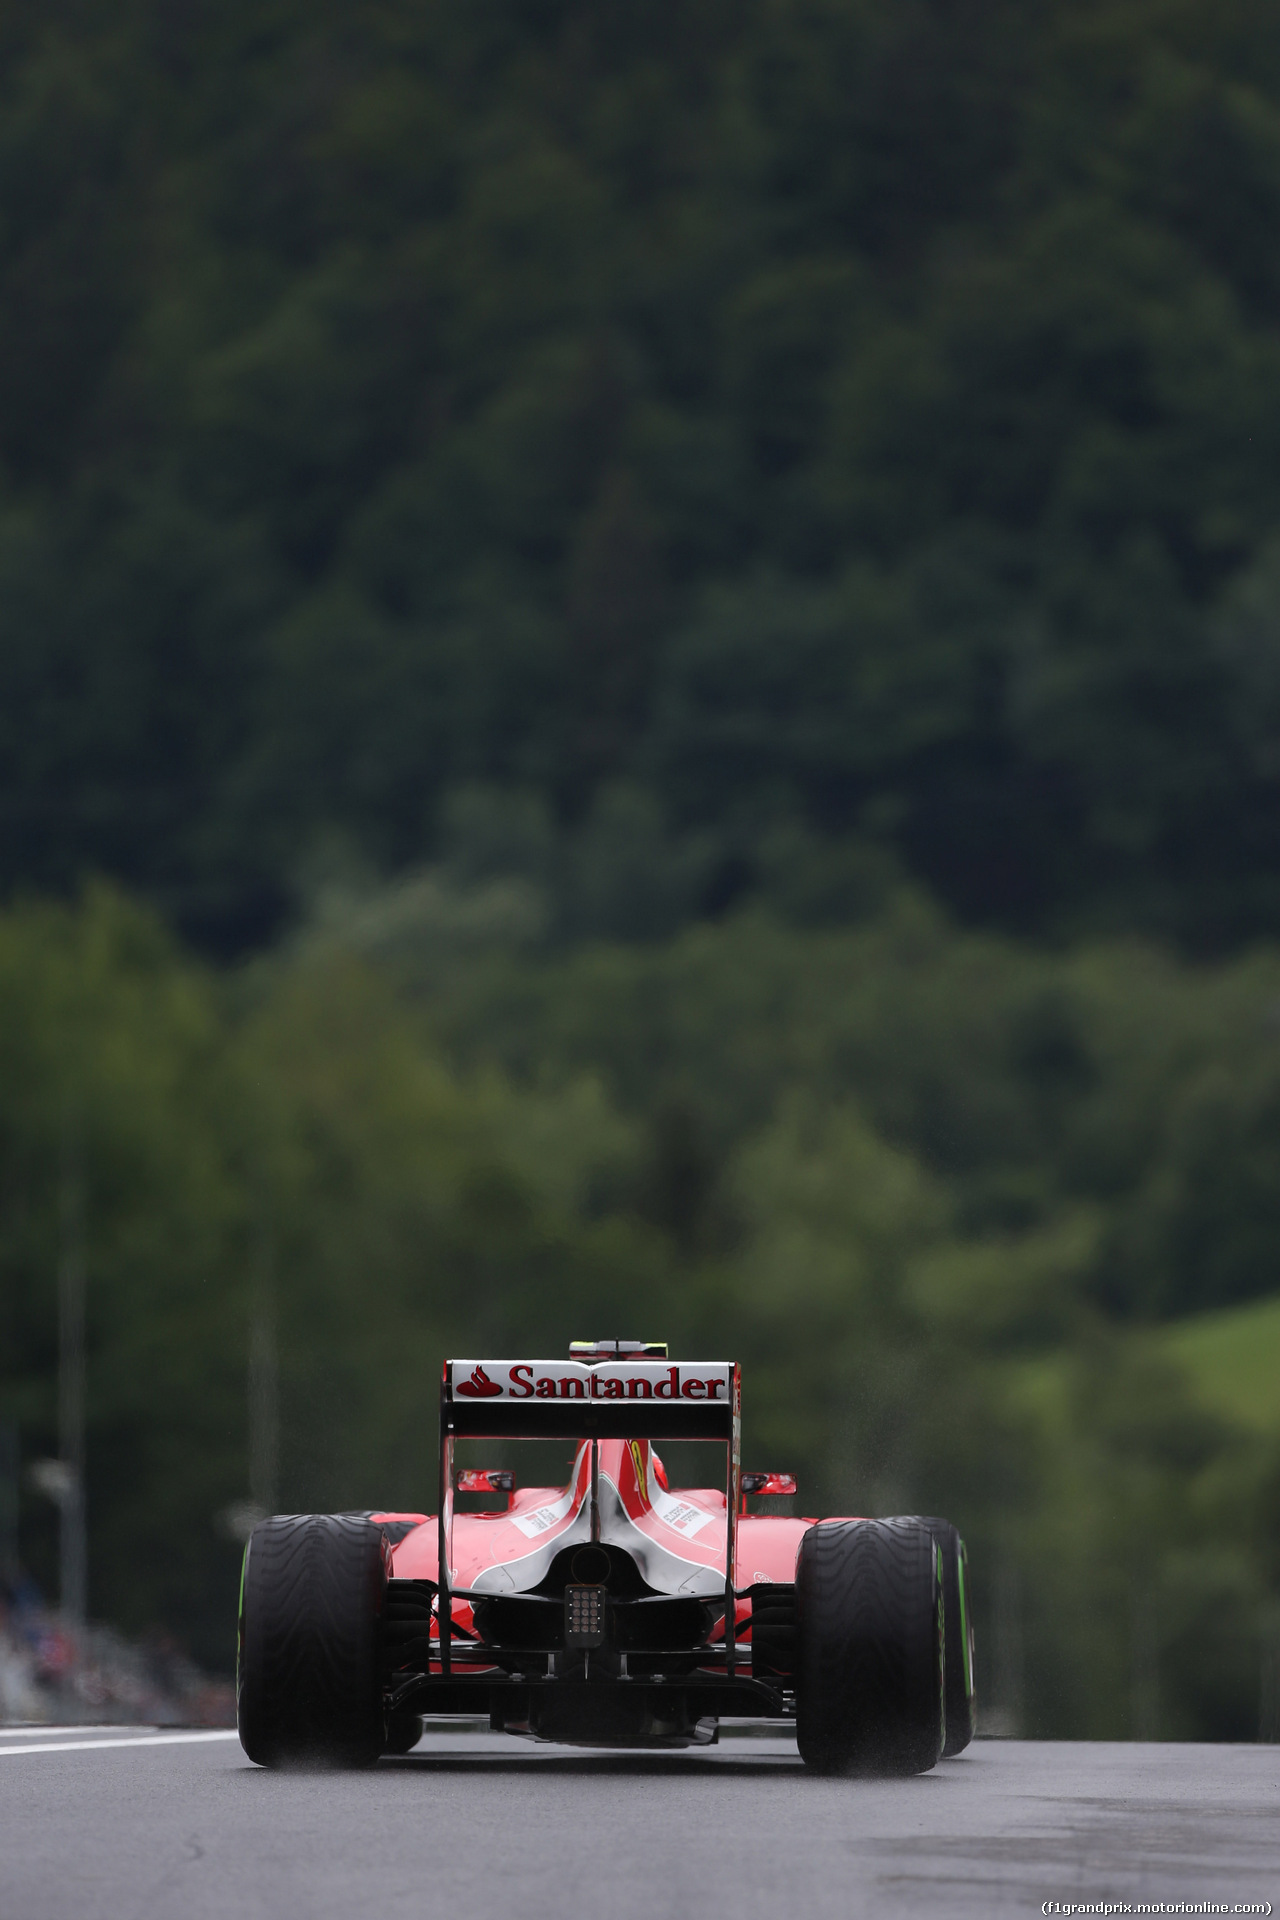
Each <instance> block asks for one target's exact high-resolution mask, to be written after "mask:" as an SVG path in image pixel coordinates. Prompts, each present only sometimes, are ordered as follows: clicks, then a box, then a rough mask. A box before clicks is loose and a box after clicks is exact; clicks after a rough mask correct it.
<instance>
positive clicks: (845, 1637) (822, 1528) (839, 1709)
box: [796, 1520, 946, 1774]
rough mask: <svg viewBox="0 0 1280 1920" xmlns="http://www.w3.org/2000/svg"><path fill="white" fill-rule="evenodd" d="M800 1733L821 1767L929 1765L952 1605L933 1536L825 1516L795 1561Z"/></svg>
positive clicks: (810, 1761) (940, 1720)
mask: <svg viewBox="0 0 1280 1920" xmlns="http://www.w3.org/2000/svg"><path fill="white" fill-rule="evenodd" d="M796 1613H797V1676H796V1699H797V1720H796V1733H797V1740H798V1744H799V1748H800V1756H801V1758H802V1759H803V1760H804V1761H805V1762H806V1764H807V1765H809V1766H812V1767H816V1768H818V1769H820V1770H822V1771H824V1772H840V1773H865V1774H912V1773H923V1772H926V1771H927V1770H928V1769H929V1768H930V1767H932V1766H933V1765H934V1764H935V1763H936V1761H937V1760H938V1758H939V1755H940V1754H941V1751H942V1747H943V1743H944V1740H945V1738H946V1726H945V1719H944V1703H943V1637H944V1634H945V1611H944V1602H943V1594H942V1572H941V1558H940V1555H939V1554H938V1552H937V1550H936V1549H935V1546H934V1542H933V1537H932V1535H931V1534H930V1533H929V1532H928V1531H927V1530H926V1529H925V1528H924V1527H921V1526H917V1525H914V1524H912V1523H910V1522H902V1521H886V1520H861V1521H823V1522H820V1523H819V1524H818V1525H817V1526H815V1527H812V1528H811V1529H810V1530H809V1532H808V1533H807V1534H806V1535H805V1537H804V1540H803V1542H802V1543H801V1547H800V1556H799V1561H798V1564H797V1568H796Z"/></svg>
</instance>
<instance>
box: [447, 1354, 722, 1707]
mask: <svg viewBox="0 0 1280 1920" xmlns="http://www.w3.org/2000/svg"><path fill="white" fill-rule="evenodd" d="M498 1438H503V1439H510V1440H590V1441H592V1442H593V1443H594V1442H595V1441H597V1440H632V1439H635V1440H720V1441H723V1442H724V1444H725V1448H726V1452H727V1465H726V1471H725V1521H726V1525H725V1642H726V1647H727V1650H728V1659H729V1673H730V1675H732V1673H733V1638H734V1591H733V1569H734V1566H735V1564H736V1561H737V1548H738V1507H739V1504H740V1492H739V1490H740V1484H741V1478H742V1371H741V1368H740V1367H739V1366H738V1364H737V1362H736V1361H733V1360H704V1361H674V1362H673V1361H668V1360H640V1359H630V1358H627V1357H625V1356H620V1357H619V1358H617V1359H606V1360H599V1361H591V1362H584V1361H579V1360H446V1361H445V1363H444V1376H443V1378H442V1380H441V1382H440V1504H439V1507H438V1509H437V1511H438V1513H439V1528H440V1533H439V1543H438V1546H439V1561H438V1572H439V1582H440V1593H439V1620H440V1660H441V1671H442V1672H443V1673H448V1672H449V1641H450V1618H451V1601H450V1588H451V1586H452V1582H453V1449H454V1442H455V1440H458V1439H498ZM596 1479H597V1449H596V1447H595V1445H594V1444H593V1445H592V1448H591V1502H592V1511H593V1513H594V1511H595V1506H596Z"/></svg>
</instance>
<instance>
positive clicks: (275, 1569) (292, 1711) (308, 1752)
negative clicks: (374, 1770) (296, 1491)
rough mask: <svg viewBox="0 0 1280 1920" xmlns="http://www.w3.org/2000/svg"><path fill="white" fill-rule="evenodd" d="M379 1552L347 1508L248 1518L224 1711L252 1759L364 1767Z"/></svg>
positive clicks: (377, 1718) (375, 1534) (383, 1549)
mask: <svg viewBox="0 0 1280 1920" xmlns="http://www.w3.org/2000/svg"><path fill="white" fill-rule="evenodd" d="M389 1561H390V1550H389V1548H388V1546H387V1543H386V1541H385V1539H384V1538H383V1534H382V1530H381V1528H379V1527H377V1526H375V1525H373V1524H372V1522H370V1521H368V1520H365V1519H363V1518H360V1517H356V1516H352V1515H349V1514H329V1513H304V1514H282V1515H279V1516H277V1517H276V1518H275V1519H274V1520H264V1521H263V1522H262V1523H261V1525H260V1526H257V1527H255V1528H254V1530H253V1532H252V1534H251V1535H250V1537H249V1544H248V1546H247V1547H246V1548H245V1556H244V1568H243V1572H242V1574H241V1580H240V1639H239V1649H238V1657H237V1661H236V1721H237V1725H238V1727H239V1730H240V1744H241V1746H242V1747H243V1748H244V1750H245V1752H246V1753H247V1754H248V1756H249V1758H250V1759H251V1760H256V1761H257V1763H258V1764H259V1766H264V1767H282V1766H290V1765H293V1766H306V1765H312V1766H315V1765H320V1766H325V1765H327V1766H349V1767H358V1766H369V1765H371V1764H372V1762H373V1761H375V1760H376V1759H377V1758H378V1755H379V1754H380V1753H381V1752H382V1750H383V1741H384V1738H385V1731H386V1730H385V1726H384V1720H383V1705H382V1676H381V1672H380V1669H379V1647H380V1638H381V1626H382V1613H383V1608H384V1605H385V1598H386V1590H387V1571H388V1565H389Z"/></svg>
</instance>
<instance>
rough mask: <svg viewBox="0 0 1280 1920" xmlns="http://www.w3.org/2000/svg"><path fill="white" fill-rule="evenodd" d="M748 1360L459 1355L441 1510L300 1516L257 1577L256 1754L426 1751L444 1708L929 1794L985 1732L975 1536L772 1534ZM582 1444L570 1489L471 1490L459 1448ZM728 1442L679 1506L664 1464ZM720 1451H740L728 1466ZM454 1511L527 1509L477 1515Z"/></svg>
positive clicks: (278, 1531) (248, 1579)
mask: <svg viewBox="0 0 1280 1920" xmlns="http://www.w3.org/2000/svg"><path fill="white" fill-rule="evenodd" d="M740 1432H741V1380H740V1373H739V1369H738V1367H737V1366H736V1365H735V1364H734V1363H733V1362H731V1361H714V1362H700V1363H693V1362H676V1363H673V1362H672V1361H670V1360H669V1358H668V1357H667V1355H666V1350H665V1348H663V1347H661V1346H658V1345H656V1344H652V1343H651V1344H648V1345H644V1344H642V1343H640V1342H593V1343H581V1344H578V1345H576V1346H575V1348H574V1349H573V1357H572V1358H571V1359H570V1360H569V1361H568V1362H567V1363H566V1362H564V1361H529V1360H483V1361H477V1360H453V1361H448V1362H446V1363H445V1367H444V1374H443V1379H442V1382H441V1392H440V1451H439V1490H438V1491H439V1497H438V1501H437V1508H436V1513H435V1514H434V1515H425V1514H393V1513H384V1512H379V1511H377V1510H374V1511H371V1512H368V1513H361V1514H303V1515H278V1516H277V1517H276V1518H274V1519H271V1520H267V1521H264V1522H262V1523H261V1525H259V1526H258V1527H256V1528H255V1529H254V1532H253V1534H252V1536H251V1538H250V1540H249V1543H248V1546H247V1548H246V1550H245V1560H244V1569H243V1574H242V1579H241V1596H240V1617H239V1653H238V1663H237V1702H238V1718H239V1728H240V1738H241V1742H242V1744H243V1746H244V1749H245V1751H246V1753H247V1754H248V1755H249V1757H250V1758H251V1759H252V1760H255V1761H258V1762H260V1763H261V1764H263V1765H267V1766H281V1765H290V1764H307V1763H311V1764H315V1763H322V1764H323V1763H328V1764H338V1765H343V1764H345V1765H367V1764H370V1763H371V1762H373V1761H374V1760H376V1759H377V1758H378V1757H379V1755H380V1754H383V1753H387V1752H391V1753H397V1752H407V1751H408V1750H409V1749H410V1748H411V1747H412V1746H413V1745H414V1744H415V1743H416V1741H417V1739H418V1737H419V1735H420V1733H421V1727H422V1718H421V1716H422V1715H423V1714H430V1715H431V1716H432V1717H433V1718H434V1717H436V1716H439V1715H449V1714H458V1715H466V1716H474V1715H477V1714H483V1715H486V1716H487V1717H488V1719H489V1723H490V1726H491V1727H492V1728H494V1729H495V1730H500V1731H504V1732H507V1733H511V1734H516V1735H522V1736H524V1737H526V1738H531V1739H535V1740H538V1739H541V1740H555V1741H562V1742H568V1743H571V1744H574V1745H578V1746H587V1747H591V1746H600V1747H606V1746H607V1747H619V1746H623V1747H658V1748H661V1747H687V1746H691V1745H701V1744H707V1743H709V1742H711V1741H714V1740H715V1739H716V1738H717V1736H718V1729H719V1726H720V1723H721V1722H722V1721H724V1720H731V1719H734V1718H750V1719H753V1720H759V1719H768V1720H773V1721H776V1722H778V1723H779V1725H780V1726H790V1727H793V1728H794V1729H795V1732H796V1735H797V1739H798V1743H799V1749H800V1753H801V1756H802V1758H803V1759H804V1760H805V1761H806V1762H807V1763H808V1764H809V1765H811V1766H813V1767H816V1768H818V1769H820V1770H822V1771H827V1772H861V1773H881V1774H883V1773H888V1774H903V1773H918V1772H921V1771H924V1770H925V1769H927V1768H929V1767H931V1766H933V1765H934V1764H935V1762H936V1761H937V1760H938V1759H939V1758H940V1757H942V1756H943V1755H950V1754H954V1753H958V1752H960V1751H961V1750H962V1749H963V1748H964V1747H965V1746H967V1744H968V1742H969V1740H970V1739H971V1738H972V1735H973V1731H974V1683H973V1643H972V1628H971V1624H970V1620H969V1603H968V1587H967V1563H966V1557H965V1550H964V1545H963V1542H962V1541H961V1540H960V1537H959V1535H958V1534H957V1532H956V1530H955V1528H954V1527H953V1526H951V1525H950V1523H949V1522H947V1521H944V1520H941V1519H936V1518H920V1517H917V1516H906V1517H902V1516H899V1517H896V1518H893V1519H887V1520H871V1519H858V1518H850V1519H834V1520H823V1521H813V1520H804V1519H791V1518H787V1517H783V1516H780V1515H777V1514H773V1513H770V1514H761V1513H748V1512H747V1511H746V1502H747V1498H748V1497H749V1496H751V1495H753V1494H766V1495H767V1494H778V1493H794V1491H795V1482H794V1480H793V1479H792V1478H791V1476H790V1475H783V1474H769V1475H764V1474H746V1475H744V1474H743V1473H742V1470H741V1461H740ZM475 1439H486V1440H498V1441H501V1440H515V1439H546V1440H567V1441H571V1442H573V1443H574V1452H573V1464H572V1468H571V1471H570V1474H569V1478H568V1481H567V1482H566V1484H565V1485H563V1486H561V1487H526V1488H521V1489H517V1488H516V1486H515V1480H514V1475H513V1474H511V1473H510V1472H509V1471H506V1470H504V1469H500V1468H497V1469H469V1470H466V1471H464V1472H462V1473H460V1474H459V1473H455V1470H454V1450H455V1445H456V1443H457V1442H458V1441H459V1440H475ZM669 1440H705V1441H708V1442H712V1443H716V1450H717V1451H718V1452H719V1454H720V1458H721V1460H722V1461H723V1467H724V1471H723V1479H722V1480H721V1481H720V1484H718V1485H712V1486H706V1487H692V1488H683V1489H673V1488H671V1487H670V1486H669V1485H668V1482H667V1475H666V1471H665V1469H664V1466H663V1463H662V1458H661V1455H660V1452H659V1451H658V1446H659V1444H660V1443H661V1442H663V1441H669ZM713 1457H714V1455H713ZM455 1491H460V1492H464V1493H475V1492H486V1493H499V1494H505V1495H506V1496H507V1504H506V1506H505V1508H503V1509H501V1510H497V1511H489V1512H481V1513H455V1500H454V1495H455Z"/></svg>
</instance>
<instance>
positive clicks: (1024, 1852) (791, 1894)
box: [0, 1728, 1280, 1920]
mask: <svg viewBox="0 0 1280 1920" xmlns="http://www.w3.org/2000/svg"><path fill="white" fill-rule="evenodd" d="M95 1749H100V1750H97V1751H95ZM1278 1783H1280V1747H1192V1746H1077V1745H1070V1744H1065V1743H1064V1744H1054V1745H1049V1744H1039V1743H1035V1742H1012V1741H1000V1742H996V1741H991V1742H979V1743H977V1744H976V1745H975V1746H973V1747H971V1748H970V1749H969V1751H968V1753H967V1754H965V1755H964V1756H963V1757H962V1758H961V1759H959V1760H952V1761H947V1762H944V1763H943V1764H942V1765H941V1766H940V1767H938V1768H937V1769H936V1771H935V1772H933V1773H931V1774H926V1775H923V1776H921V1777H920V1778H919V1779H914V1780H905V1781H897V1782H892V1783H868V1782H865V1781H837V1780H822V1779H816V1778H814V1777H813V1776H811V1775H807V1774H805V1773H804V1772H803V1770H802V1769H801V1767H800V1764H799V1761H798V1760H797V1758H796V1754H795V1746H794V1743H792V1742H791V1741H787V1740H780V1739H774V1738H736V1739H725V1740H723V1741H722V1743H721V1745H720V1746H718V1747H714V1748H706V1749H702V1750H700V1751H693V1752H687V1753H675V1754H652V1755H636V1754H620V1753H600V1754H587V1753H581V1752H576V1751H574V1750H573V1749H570V1748H565V1747H541V1746H537V1747H535V1746H529V1745H526V1744H524V1743H523V1742H520V1741H516V1740H513V1739H510V1738H508V1737H506V1736H503V1735H497V1736H494V1735H490V1734H487V1733H479V1732H475V1733H469V1734H467V1733H456V1732H448V1733H446V1732H438V1733H432V1732H428V1734H427V1736H426V1738H425V1739H424V1741H423V1743H422V1745H421V1746H419V1747H418V1748H417V1750H416V1751H415V1752H414V1753H413V1754H411V1755H409V1756H408V1757H407V1758H405V1759H402V1760H384V1761H382V1762H381V1763H380V1764H379V1766H378V1767H377V1769H376V1770H375V1771H374V1772H372V1773H364V1774H310V1775H307V1774H293V1775H282V1774H268V1773H263V1772H260V1771H259V1770H258V1769H257V1768H255V1767H251V1766H250V1765H249V1764H248V1762H247V1761H246V1760H245V1758H244V1756H243V1754H242V1753H241V1751H240V1748H239V1746H238V1745H237V1743H236V1741H235V1740H234V1738H230V1739H228V1738H226V1737H219V1736H217V1735H214V1736H210V1735H207V1734H206V1735H194V1736H192V1735H186V1736H177V1737H175V1736H173V1735H163V1734H153V1735H151V1736H150V1743H149V1744H148V1743H146V1740H145V1739H140V1738H138V1737H137V1735H136V1733H135V1732H133V1731H131V1730H129V1729H125V1728H121V1729H116V1730H113V1731H107V1730H97V1731H95V1730H92V1729H84V1730H81V1731H69V1730H67V1729H61V1728H60V1729H58V1730H57V1731H56V1732H54V1731H51V1730H47V1729H46V1730H42V1731H41V1732H40V1733H39V1734H34V1733H17V1732H14V1731H13V1730H7V1729H0V1916H2V1920H170V1917H171V1916H172V1920H179V1916H180V1917H181V1920H230V1917H231V1916H234V1917H235V1920H268V1917H269V1920H330V1916H332V1917H333V1920H348V1916H357V1915H359V1916H364V1915H368V1914H375V1913H376V1914H377V1915H378V1916H379V1917H380V1920H381V1916H389V1917H390V1920H398V1916H401V1915H406V1916H407V1915H413V1916H415V1920H445V1916H448V1920H491V1917H492V1920H497V1917H498V1916H502V1920H510V1916H513V1915H518V1916H521V1920H544V1916H545V1920H552V1916H556V1920H559V1916H562V1915H588V1914H590V1915H601V1916H604V1917H605V1920H632V1916H635V1920H641V1917H642V1916H643V1920H654V1917H655V1916H658V1917H659V1920H688V1916H690V1915H701V1914H707V1915H719V1914H728V1915H732V1916H733V1920H739V1917H740V1916H744V1915H745V1916H750V1917H751V1920H754V1917H755V1916H760V1917H761V1920H764V1917H765V1916H768V1920H789V1916H791V1915H798V1916H803V1917H804V1920H811V1917H812V1920H828V1916H830V1917H831V1920H835V1917H836V1916H839V1920H850V1916H860V1915H864V1914H865V1915H868V1916H879V1915H883V1914H890V1915H896V1914H917V1913H919V1914H924V1913H929V1914H945V1915H948V1916H950V1915H964V1916H968V1915H974V1916H978V1915H988V1914H993V1913H994V1914H1005V1913H1008V1914H1028V1915H1029V1914H1032V1913H1038V1912H1039V1911H1040V1910H1041V1905H1042V1903H1043V1902H1044V1901H1046V1900H1055V1899H1056V1900H1059V1901H1063V1902H1067V1901H1072V1900H1075V1901H1080V1900H1113V1901H1120V1900H1128V1901H1133V1902H1137V1901H1139V1900H1152V1899H1155V1900H1167V1901H1177V1900H1182V1901H1187V1902H1192V1901H1202V1900H1211V1901H1221V1902H1224V1903H1226V1906H1227V1910H1228V1911H1229V1910H1230V1908H1231V1906H1232V1904H1233V1903H1236V1902H1246V1901H1263V1902H1265V1901H1270V1900H1274V1901H1276V1904H1277V1907H1280V1784H1278Z"/></svg>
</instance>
